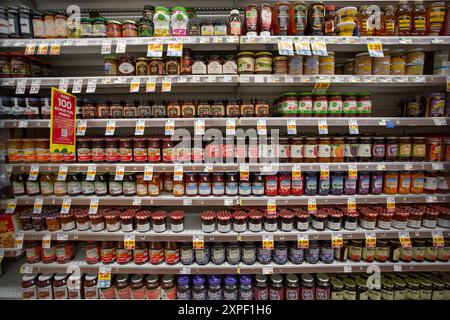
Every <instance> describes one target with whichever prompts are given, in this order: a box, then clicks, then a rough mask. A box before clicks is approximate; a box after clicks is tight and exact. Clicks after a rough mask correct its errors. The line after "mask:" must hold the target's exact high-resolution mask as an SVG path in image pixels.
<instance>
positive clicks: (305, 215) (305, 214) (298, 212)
mask: <svg viewBox="0 0 450 320" xmlns="http://www.w3.org/2000/svg"><path fill="white" fill-rule="evenodd" d="M294 213H295V215H296V216H297V218H308V217H309V216H310V214H309V212H308V211H306V210H303V209H298V208H297V209H294Z"/></svg>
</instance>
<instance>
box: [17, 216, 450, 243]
mask: <svg viewBox="0 0 450 320" xmlns="http://www.w3.org/2000/svg"><path fill="white" fill-rule="evenodd" d="M186 220H189V221H190V222H189V223H188V222H185V224H186V227H185V230H184V231H182V232H179V233H174V232H171V231H166V232H162V233H155V232H153V231H151V232H145V233H141V232H123V231H115V232H108V231H98V232H96V231H77V230H71V231H66V232H64V231H54V232H48V231H33V230H28V231H20V232H19V233H22V234H23V236H24V240H42V239H43V237H44V236H45V235H47V234H50V236H51V239H52V240H58V239H66V238H67V239H68V240H73V241H124V239H125V235H127V236H128V235H132V236H133V235H134V238H135V240H136V241H176V242H192V241H193V236H194V235H195V236H199V235H201V236H203V240H204V241H205V242H217V241H218V242H237V241H243V242H245V241H258V242H260V241H262V239H263V238H264V236H267V235H270V236H272V237H273V239H274V241H297V240H298V237H299V236H300V235H302V236H304V235H307V236H308V237H309V239H311V240H331V238H332V236H333V235H337V234H340V235H341V236H342V239H365V238H366V235H367V234H368V233H371V234H372V233H373V234H375V235H376V238H377V239H397V238H398V237H399V232H400V231H401V232H408V233H409V234H410V237H411V238H431V237H432V233H433V232H442V234H443V236H444V238H448V237H450V230H449V229H445V228H436V229H427V228H423V229H404V230H397V229H394V228H393V229H390V230H382V229H375V230H366V229H362V228H358V229H357V230H345V229H342V230H339V231H331V230H325V231H317V230H314V229H310V230H307V231H301V232H300V231H295V230H293V231H291V232H283V231H276V232H265V231H264V232H250V231H246V232H242V233H237V232H227V233H219V232H212V233H204V232H203V231H201V226H200V219H199V218H198V216H197V217H195V216H194V215H187V216H186Z"/></svg>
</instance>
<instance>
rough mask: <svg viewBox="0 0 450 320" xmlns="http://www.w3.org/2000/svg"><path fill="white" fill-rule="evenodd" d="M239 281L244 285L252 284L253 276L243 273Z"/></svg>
mask: <svg viewBox="0 0 450 320" xmlns="http://www.w3.org/2000/svg"><path fill="white" fill-rule="evenodd" d="M239 283H240V284H241V285H244V286H248V285H251V284H252V278H251V277H250V276H249V275H246V274H243V275H241V276H240V277H239Z"/></svg>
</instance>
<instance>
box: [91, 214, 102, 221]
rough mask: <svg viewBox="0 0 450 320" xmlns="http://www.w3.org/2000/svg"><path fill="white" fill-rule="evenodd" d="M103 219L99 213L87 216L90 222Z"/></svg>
mask: <svg viewBox="0 0 450 320" xmlns="http://www.w3.org/2000/svg"><path fill="white" fill-rule="evenodd" d="M103 218H104V217H103V215H102V214H100V213H96V214H91V215H89V219H91V220H95V219H103Z"/></svg>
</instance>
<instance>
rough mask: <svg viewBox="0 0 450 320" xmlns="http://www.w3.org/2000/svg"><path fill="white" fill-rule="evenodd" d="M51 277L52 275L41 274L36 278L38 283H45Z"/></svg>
mask: <svg viewBox="0 0 450 320" xmlns="http://www.w3.org/2000/svg"><path fill="white" fill-rule="evenodd" d="M52 277H53V274H41V275H40V276H39V277H38V281H47V280H50V279H51V278H52Z"/></svg>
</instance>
